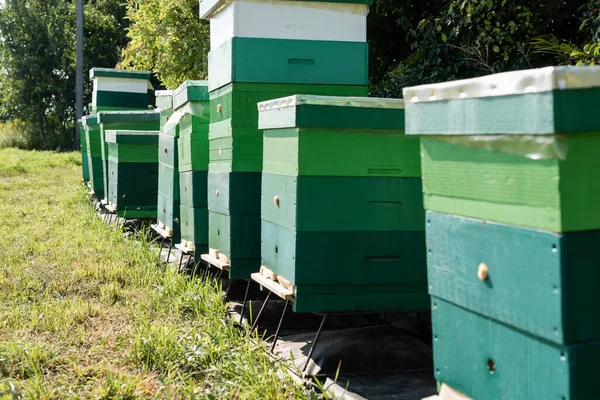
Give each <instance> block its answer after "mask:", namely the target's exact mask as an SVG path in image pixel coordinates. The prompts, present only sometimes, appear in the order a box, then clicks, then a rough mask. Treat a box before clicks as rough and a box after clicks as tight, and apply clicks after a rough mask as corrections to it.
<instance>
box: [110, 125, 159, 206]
mask: <svg viewBox="0 0 600 400" xmlns="http://www.w3.org/2000/svg"><path fill="white" fill-rule="evenodd" d="M105 135H106V142H107V146H108V201H109V204H111V205H112V206H113V207H114V208H115V210H116V212H117V214H118V215H119V216H122V217H126V218H155V217H156V195H157V187H158V156H157V149H158V131H126V130H119V131H106V133H105Z"/></svg>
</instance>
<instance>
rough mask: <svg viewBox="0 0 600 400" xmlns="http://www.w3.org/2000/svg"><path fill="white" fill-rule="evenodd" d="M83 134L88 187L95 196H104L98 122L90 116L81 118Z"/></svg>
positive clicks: (100, 197)
mask: <svg viewBox="0 0 600 400" xmlns="http://www.w3.org/2000/svg"><path fill="white" fill-rule="evenodd" d="M82 122H83V126H84V134H85V137H86V146H87V155H88V163H89V166H90V172H89V173H90V187H91V189H92V191H93V192H94V194H95V195H96V197H98V198H99V199H102V198H104V172H103V167H102V141H101V138H100V124H98V119H97V118H96V117H92V116H89V115H88V116H85V117H83V118H82Z"/></svg>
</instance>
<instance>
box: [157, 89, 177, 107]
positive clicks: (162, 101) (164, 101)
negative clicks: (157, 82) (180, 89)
mask: <svg viewBox="0 0 600 400" xmlns="http://www.w3.org/2000/svg"><path fill="white" fill-rule="evenodd" d="M154 95H155V96H156V100H155V105H156V108H165V109H169V108H173V91H172V90H157V91H155V92H154Z"/></svg>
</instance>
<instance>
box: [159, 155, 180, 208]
mask: <svg viewBox="0 0 600 400" xmlns="http://www.w3.org/2000/svg"><path fill="white" fill-rule="evenodd" d="M158 191H159V192H161V193H163V194H165V195H167V196H169V197H170V198H172V199H174V200H179V193H180V189H179V170H178V169H177V168H173V167H172V166H170V165H167V164H164V163H161V162H159V163H158Z"/></svg>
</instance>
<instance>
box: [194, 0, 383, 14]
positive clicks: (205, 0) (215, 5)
mask: <svg viewBox="0 0 600 400" xmlns="http://www.w3.org/2000/svg"><path fill="white" fill-rule="evenodd" d="M294 2H295V3H298V4H301V5H304V6H305V7H309V6H311V4H317V3H323V4H324V5H325V6H330V5H332V4H337V3H352V4H368V5H371V4H373V0H327V1H323V0H304V1H294ZM313 2H314V3H313ZM226 4H227V2H226V1H225V0H201V1H200V18H205V19H209V18H212V16H213V15H214V14H215V13H216V12H219V11H220V10H222V9H223V7H225V6H226Z"/></svg>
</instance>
